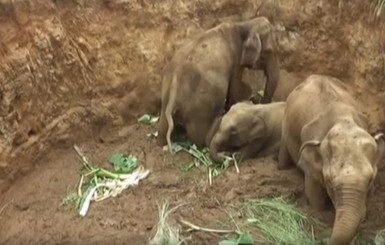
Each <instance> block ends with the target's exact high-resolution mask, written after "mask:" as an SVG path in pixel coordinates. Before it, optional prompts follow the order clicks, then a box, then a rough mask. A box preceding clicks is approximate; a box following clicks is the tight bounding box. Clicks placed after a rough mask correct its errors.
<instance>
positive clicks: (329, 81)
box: [278, 75, 385, 245]
mask: <svg viewBox="0 0 385 245" xmlns="http://www.w3.org/2000/svg"><path fill="white" fill-rule="evenodd" d="M286 103H287V104H286V111H285V116H284V119H283V122H282V142H281V147H280V151H279V159H278V160H279V168H280V169H285V168H287V167H289V165H290V164H292V163H293V162H294V163H296V164H297V165H298V166H299V167H300V168H301V169H302V170H303V171H304V174H305V194H306V197H307V199H308V201H309V204H310V206H312V207H313V208H316V209H318V210H321V209H324V206H325V201H326V199H327V197H328V196H329V197H330V199H331V200H332V202H333V204H334V207H335V209H336V216H335V220H334V226H333V232H332V236H331V240H330V244H331V245H348V244H350V243H351V241H352V239H353V238H354V236H355V234H356V232H357V229H358V226H359V224H360V222H361V220H362V219H363V218H364V217H365V215H366V199H367V194H368V193H369V190H370V189H371V188H372V185H373V181H374V179H375V177H376V174H377V164H378V162H379V159H381V157H382V155H383V153H384V150H385V142H384V136H383V134H377V135H376V136H374V137H372V136H371V135H370V134H369V133H368V119H367V117H366V116H365V115H364V114H362V113H361V112H360V111H359V110H358V109H357V108H358V106H357V105H356V102H355V101H354V99H353V98H352V97H351V95H350V94H349V93H348V92H347V89H346V88H345V87H344V85H343V84H342V82H341V81H340V80H338V79H336V78H332V77H329V76H321V75H311V76H309V77H307V78H306V79H305V81H304V82H303V83H301V84H300V85H299V86H297V87H296V88H295V89H294V90H293V92H292V93H291V94H290V95H289V96H288V98H287V101H286Z"/></svg>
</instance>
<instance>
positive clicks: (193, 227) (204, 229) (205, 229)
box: [179, 219, 239, 234]
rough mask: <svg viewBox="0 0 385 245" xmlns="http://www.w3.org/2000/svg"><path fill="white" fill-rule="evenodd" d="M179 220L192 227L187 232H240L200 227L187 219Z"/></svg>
mask: <svg viewBox="0 0 385 245" xmlns="http://www.w3.org/2000/svg"><path fill="white" fill-rule="evenodd" d="M179 222H180V223H182V224H184V225H185V226H188V227H190V229H188V230H187V232H192V231H205V232H211V233H221V234H227V233H236V234H238V233H239V232H237V231H236V230H220V229H211V228H205V227H200V226H197V225H194V224H192V223H190V222H188V221H186V220H182V219H179Z"/></svg>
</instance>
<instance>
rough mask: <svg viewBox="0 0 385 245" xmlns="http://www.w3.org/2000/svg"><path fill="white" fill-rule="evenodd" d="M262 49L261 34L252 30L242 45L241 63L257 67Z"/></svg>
mask: <svg viewBox="0 0 385 245" xmlns="http://www.w3.org/2000/svg"><path fill="white" fill-rule="evenodd" d="M261 50H262V41H261V38H260V37H259V34H258V33H257V32H254V31H250V33H249V35H248V37H247V39H246V40H245V41H244V42H243V45H242V55H241V65H242V66H245V67H249V68H252V67H255V66H256V64H257V61H258V60H259V57H260V55H261Z"/></svg>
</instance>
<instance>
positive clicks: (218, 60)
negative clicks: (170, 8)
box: [157, 17, 279, 152]
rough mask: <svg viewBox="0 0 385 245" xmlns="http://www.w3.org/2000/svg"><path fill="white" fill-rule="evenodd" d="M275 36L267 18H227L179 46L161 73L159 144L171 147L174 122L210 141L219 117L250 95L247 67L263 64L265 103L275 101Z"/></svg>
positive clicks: (198, 140)
mask: <svg viewBox="0 0 385 245" xmlns="http://www.w3.org/2000/svg"><path fill="white" fill-rule="evenodd" d="M275 47H276V45H275V39H274V38H273V32H272V27H271V24H270V22H269V20H268V19H266V18H264V17H257V18H254V19H251V20H248V21H242V22H235V23H222V24H220V25H218V26H216V27H214V28H212V29H209V30H207V31H205V32H204V33H202V34H201V35H200V36H199V37H197V38H196V39H194V40H192V41H191V42H189V43H187V44H186V45H184V46H183V47H182V48H180V49H179V50H178V51H177V52H176V53H175V55H174V57H173V58H172V59H171V61H170V62H169V63H168V64H167V66H166V67H165V69H164V72H163V77H162V98H161V99H162V105H161V106H162V108H161V112H160V118H159V122H158V133H159V134H158V139H157V143H158V145H159V146H163V145H166V143H167V145H168V147H169V149H170V151H171V152H172V150H171V134H172V132H173V130H174V125H175V124H179V125H180V126H182V127H183V128H184V129H185V131H186V134H187V138H188V140H189V141H190V142H191V143H193V144H196V145H197V146H203V145H205V139H206V135H207V132H208V131H209V130H210V128H211V125H212V123H213V122H214V121H215V119H216V118H217V117H219V116H220V115H222V113H223V112H224V111H226V110H228V108H229V107H230V106H231V105H232V104H234V103H236V102H238V101H242V100H246V99H248V98H249V97H250V95H251V88H250V87H249V86H248V85H246V84H244V83H243V82H241V81H242V72H243V69H244V68H250V69H263V70H264V72H265V74H266V76H267V83H266V86H265V93H264V97H263V98H262V101H261V103H268V102H270V100H271V98H272V96H273V93H274V91H275V88H276V86H277V82H278V74H279V69H278V59H277V55H276V48H275Z"/></svg>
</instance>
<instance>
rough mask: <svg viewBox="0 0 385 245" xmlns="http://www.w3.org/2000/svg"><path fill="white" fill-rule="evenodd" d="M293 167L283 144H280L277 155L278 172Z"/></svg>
mask: <svg viewBox="0 0 385 245" xmlns="http://www.w3.org/2000/svg"><path fill="white" fill-rule="evenodd" d="M292 165H293V161H292V159H291V157H290V154H289V152H288V151H287V147H286V145H285V143H284V142H281V145H280V146H279V153H278V170H284V169H288V168H290V167H291V166H292Z"/></svg>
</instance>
